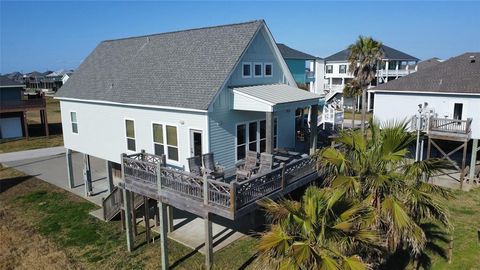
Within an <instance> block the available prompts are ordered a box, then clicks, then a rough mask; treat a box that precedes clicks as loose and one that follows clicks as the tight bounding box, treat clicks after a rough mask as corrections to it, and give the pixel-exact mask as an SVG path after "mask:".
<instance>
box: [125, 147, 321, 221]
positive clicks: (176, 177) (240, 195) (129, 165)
mask: <svg viewBox="0 0 480 270" xmlns="http://www.w3.org/2000/svg"><path fill="white" fill-rule="evenodd" d="M163 164H164V162H162V157H160V156H155V155H151V154H148V153H138V154H133V155H123V156H122V172H123V179H124V182H123V187H124V188H125V189H127V190H129V191H132V192H134V193H137V194H140V195H142V196H147V197H150V198H152V199H156V200H160V201H162V202H163V203H165V204H168V205H171V206H173V207H175V208H178V209H181V210H185V211H188V212H191V213H194V214H196V215H199V216H206V215H207V214H208V213H213V214H216V215H219V216H223V217H226V218H229V219H232V220H233V219H236V218H238V217H240V216H242V215H244V214H247V213H249V212H250V211H252V210H253V209H255V208H256V207H257V203H256V202H257V201H258V200H259V199H262V198H266V197H268V198H272V199H274V198H277V197H279V196H282V195H284V194H287V193H289V192H291V191H293V190H295V189H296V188H298V187H300V186H303V185H306V184H308V183H310V182H312V181H313V180H315V179H317V178H318V173H317V170H316V168H315V164H316V163H315V160H314V159H312V158H310V157H303V158H299V159H294V160H293V161H291V162H289V163H287V164H281V165H279V166H278V167H277V168H274V169H273V170H271V171H270V172H268V173H265V174H262V175H257V176H255V177H252V178H250V179H248V180H246V181H242V182H237V181H236V180H233V181H231V182H229V183H227V182H221V181H216V180H213V179H208V178H206V177H201V176H197V175H194V174H191V173H189V172H185V171H181V170H178V169H174V168H171V167H167V166H164V165H163Z"/></svg>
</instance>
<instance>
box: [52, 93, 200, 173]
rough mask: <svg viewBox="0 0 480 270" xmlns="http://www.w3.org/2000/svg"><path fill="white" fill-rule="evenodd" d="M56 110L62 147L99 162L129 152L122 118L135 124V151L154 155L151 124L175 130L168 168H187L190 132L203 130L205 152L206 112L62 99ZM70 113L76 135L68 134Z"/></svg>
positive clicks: (69, 132)
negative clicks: (172, 156)
mask: <svg viewBox="0 0 480 270" xmlns="http://www.w3.org/2000/svg"><path fill="white" fill-rule="evenodd" d="M60 108H61V115H62V123H63V138H64V144H65V147H66V148H69V149H72V150H74V151H78V152H81V153H86V154H89V155H92V156H95V157H99V158H102V159H106V160H110V161H113V162H117V163H119V162H120V154H121V153H133V152H130V151H128V150H127V142H126V137H125V135H126V134H125V133H126V131H125V119H131V120H134V121H135V143H136V152H140V150H142V149H144V150H145V151H147V152H149V153H154V145H153V131H152V123H153V122H155V123H159V124H167V125H172V126H176V127H177V136H178V138H177V139H178V154H179V160H178V162H176V161H171V160H167V163H168V164H169V165H172V166H178V167H183V166H185V168H186V169H188V163H187V160H186V158H188V157H190V129H197V130H202V131H203V137H202V140H203V143H202V146H203V147H202V148H203V149H208V148H207V146H208V136H207V133H208V132H207V116H206V113H201V112H181V111H174V110H162V109H150V108H140V107H130V106H129V107H127V106H118V105H108V104H94V103H86V102H72V101H63V100H62V101H60ZM72 111H75V112H76V113H77V123H78V134H75V133H72V127H71V121H70V112H72ZM165 140H166V138H164V141H165Z"/></svg>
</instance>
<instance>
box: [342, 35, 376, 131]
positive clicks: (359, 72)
mask: <svg viewBox="0 0 480 270" xmlns="http://www.w3.org/2000/svg"><path fill="white" fill-rule="evenodd" d="M348 49H349V51H350V55H349V56H348V62H349V70H351V71H352V72H353V76H355V80H356V81H357V82H358V83H359V85H360V87H361V89H362V124H361V130H362V133H364V134H365V122H366V114H367V88H368V85H369V84H370V83H371V82H372V80H373V79H375V75H376V71H377V63H378V62H379V61H381V60H382V57H383V50H382V43H381V42H379V41H376V40H374V39H372V38H371V37H364V36H359V37H358V39H357V41H356V42H355V43H354V44H352V45H350V46H349V47H348Z"/></svg>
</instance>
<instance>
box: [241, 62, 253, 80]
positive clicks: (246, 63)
mask: <svg viewBox="0 0 480 270" xmlns="http://www.w3.org/2000/svg"><path fill="white" fill-rule="evenodd" d="M246 65H248V66H250V75H245V74H244V71H245V70H244V67H245V66H246ZM242 78H244V79H247V78H252V62H242Z"/></svg>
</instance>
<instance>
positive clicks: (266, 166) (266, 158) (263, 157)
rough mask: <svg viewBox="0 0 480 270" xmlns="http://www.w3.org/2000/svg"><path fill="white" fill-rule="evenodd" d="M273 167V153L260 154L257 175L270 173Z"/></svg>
mask: <svg viewBox="0 0 480 270" xmlns="http://www.w3.org/2000/svg"><path fill="white" fill-rule="evenodd" d="M272 168H273V155H271V154H267V153H261V154H260V166H259V168H258V171H257V173H256V174H255V175H261V174H265V173H268V172H270V171H271V170H272Z"/></svg>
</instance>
